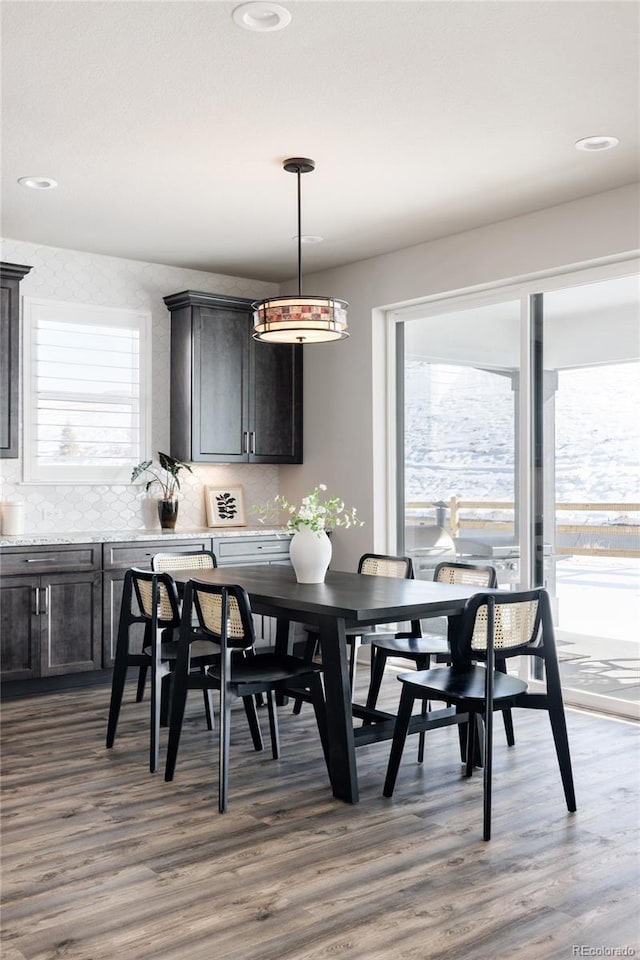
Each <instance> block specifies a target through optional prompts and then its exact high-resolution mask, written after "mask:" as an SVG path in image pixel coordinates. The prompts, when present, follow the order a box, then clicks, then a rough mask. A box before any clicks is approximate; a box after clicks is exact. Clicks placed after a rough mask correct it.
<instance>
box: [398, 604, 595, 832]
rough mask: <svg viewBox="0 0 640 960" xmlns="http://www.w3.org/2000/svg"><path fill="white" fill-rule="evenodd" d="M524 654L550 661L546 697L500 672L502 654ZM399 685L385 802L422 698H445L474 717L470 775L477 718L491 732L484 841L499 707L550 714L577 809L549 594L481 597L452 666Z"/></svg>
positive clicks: (470, 608) (409, 676)
mask: <svg viewBox="0 0 640 960" xmlns="http://www.w3.org/2000/svg"><path fill="white" fill-rule="evenodd" d="M520 656H529V657H534V658H537V659H539V660H542V662H543V664H544V671H545V676H546V692H545V693H537V692H536V693H530V692H529V688H528V684H527V682H526V681H525V680H521V679H520V678H519V677H514V676H511V675H509V674H507V673H505V672H503V671H502V670H500V669H498V668H497V661H498V657H499V658H500V659H502V660H505V661H506V660H507V659H508V658H510V657H520ZM476 661H484V663H478V662H476ZM398 680H399V681H400V683H401V684H402V693H401V696H400V706H399V710H398V716H397V718H396V723H395V729H394V734H393V740H392V744H391V753H390V756H389V763H388V767H387V774H386V778H385V783H384V790H383V793H384V796H385V797H391V796H392V795H393V791H394V787H395V783H396V778H397V775H398V769H399V766H400V761H401V758H402V752H403V749H404V744H405V741H406V737H407V731H408V728H409V723H410V720H411V714H412V712H413V705H414V703H415V701H416V700H425V699H435V700H445V701H446V702H447V703H451V704H453V705H455V707H456V709H457V710H458V711H460V712H462V713H467V714H468V715H469V723H468V736H467V746H466V765H465V775H466V776H467V777H471V775H472V773H473V767H474V756H475V746H476V742H475V741H476V738H477V736H478V723H477V718H481V720H482V721H483V723H482V724H481V725H480V726H481V728H482V729H483V731H484V750H483V754H484V782H483V808H484V812H483V839H485V840H489V839H490V837H491V778H492V760H493V712H494V710H496V709H502V708H504V707H507V706H508V707H523V708H525V709H533V710H546V711H547V712H548V714H549V720H550V724H551V731H552V734H553V739H554V744H555V750H556V756H557V759H558V765H559V768H560V776H561V779H562V785H563V788H564V795H565V800H566V804H567V809H568V810H569V811H570V812H573V811H575V809H576V799H575V790H574V784H573V773H572V769H571V757H570V753H569V740H568V736H567V726H566V720H565V714H564V705H563V701H562V690H561V686H560V672H559V668H558V655H557V651H556V645H555V636H554V630H553V620H552V616H551V605H550V603H549V595H548V593H547V591H546V590H544V589H542V588H538V589H535V590H527V591H519V592H518V591H516V592H513V593H504V594H503V593H491V594H490V593H479V594H475V595H474V596H473V597H471V598H470V599H469V600H468V601H467V603H466V605H465V609H464V613H463V614H462V621H461V625H460V632H459V634H458V638H457V640H456V649H455V650H452V664H451V666H445V667H434V668H432V669H430V670H419V671H412V672H410V673H403V674H400V675H399V677H398Z"/></svg>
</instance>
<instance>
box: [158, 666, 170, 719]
mask: <svg viewBox="0 0 640 960" xmlns="http://www.w3.org/2000/svg"><path fill="white" fill-rule="evenodd" d="M172 699H173V674H172V673H167V674H165V675H164V676H163V677H162V684H161V690H160V726H161V727H168V726H169V718H170V716H171V701H172Z"/></svg>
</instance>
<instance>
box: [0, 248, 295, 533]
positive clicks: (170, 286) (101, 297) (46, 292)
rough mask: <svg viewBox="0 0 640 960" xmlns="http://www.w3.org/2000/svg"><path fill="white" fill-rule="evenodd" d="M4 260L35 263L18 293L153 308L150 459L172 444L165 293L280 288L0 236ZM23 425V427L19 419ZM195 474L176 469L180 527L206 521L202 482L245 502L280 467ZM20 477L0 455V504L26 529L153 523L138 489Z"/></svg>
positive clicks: (263, 493) (274, 485)
mask: <svg viewBox="0 0 640 960" xmlns="http://www.w3.org/2000/svg"><path fill="white" fill-rule="evenodd" d="M1 259H2V260H4V261H7V262H9V263H21V264H28V265H30V266H32V267H33V269H32V270H31V272H30V273H29V274H28V275H27V276H26V277H25V278H24V280H23V281H22V283H21V285H20V293H21V295H22V296H25V297H42V298H45V299H50V300H62V301H69V302H75V303H87V304H99V305H100V306H107V307H130V308H132V309H136V310H146V311H149V312H150V313H151V315H152V350H153V358H152V364H153V374H152V376H153V382H152V398H151V399H152V405H153V409H152V431H153V444H152V449H153V451H154V456H155V455H156V454H157V451H158V450H165V451H168V449H169V335H170V315H169V311H168V310H167V308H166V306H165V304H164V302H163V299H162V298H163V297H165V296H167V295H169V294H171V293H178V292H179V291H181V290H205V291H208V292H210V293H220V294H226V295H229V296H242V297H256V298H261V297H266V296H269V295H271V294H273V293H276V292H277V290H278V287H277V285H276V284H273V283H264V282H262V281H258V280H246V279H242V278H239V277H227V276H223V275H220V274H215V273H204V272H202V271H199V270H182V269H179V268H177V267H168V266H165V265H163V264H157V263H143V262H141V261H137V260H121V259H119V258H117V257H105V256H101V255H99V254H92V253H81V252H78V251H76V250H62V249H58V248H56V247H46V246H42V245H40V244H35V243H25V242H23V241H19V240H3V241H2V246H1ZM21 420H22V418H21ZM20 429H21V431H22V422H21V425H20ZM193 471H194V475H193V476H191V475H189V474H187V475H186V478H185V473H184V472H183V473H182V474H181V484H182V492H183V494H184V498H183V500H182V502H181V504H180V511H179V517H178V526H177V528H176V529H177V530H179V529H180V527H183V528H184V527H199V526H203V525H205V522H206V517H205V508H204V496H203V489H202V486H203V484H204V483H222V484H227V483H241V484H243V486H244V488H245V498H246V501H247V507H249V506H250V505H251V504H252V503H262V502H264V501H266V500H268V499H272V498H273V497H274V496H275V495H276V493H277V492H278V467H277V466H262V465H257V464H236V465H229V466H225V465H215V466H213V465H212V466H210V467H207V466H194V467H193ZM183 478H184V479H183ZM21 480H22V458H20V459H17V460H0V501H5V500H15V501H22V502H24V504H25V531H26V532H27V533H31V532H34V533H50V532H56V531H60V532H62V533H64V532H69V531H84V530H88V531H91V530H95V531H97V530H100V531H102V530H105V531H109V530H135V529H139V528H143V527H144V526H145V525H149V524H150V523H153V524H154V525H155V524H156V523H157V521H156V518H155V517H154V515H153V512H152V513H151V514H149V513H148V512H147V511H146V510H145V509H144V506H143V503H142V501H141V499H140V487H135V486H129V485H124V486H122V485H121V486H111V485H110V486H106V485H105V486H98V485H92V486H87V485H84V484H83V485H78V486H76V485H62V484H59V485H55V486H51V485H45V484H39V485H32V484H28V485H26V484H23V483H21ZM249 519H250V521H251V519H252V518H251V517H250V518H249ZM253 519H254V522H255V518H253Z"/></svg>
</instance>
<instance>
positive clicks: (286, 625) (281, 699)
mask: <svg viewBox="0 0 640 960" xmlns="http://www.w3.org/2000/svg"><path fill="white" fill-rule="evenodd" d="M290 626H291V624H290V622H289V620H283V619H282V618H281V617H278V619H277V621H276V643H275V651H276V653H278V654H279V655H280V656H281V657H283V656H286V655H287V654H290V653H291V646H292V644H291V642H290V634H291V630H290ZM288 702H289V698H288V697H285V696H283V694H281V693H277V694H276V705H277V706H278V707H283V706H285V705H286V704H287V703H288Z"/></svg>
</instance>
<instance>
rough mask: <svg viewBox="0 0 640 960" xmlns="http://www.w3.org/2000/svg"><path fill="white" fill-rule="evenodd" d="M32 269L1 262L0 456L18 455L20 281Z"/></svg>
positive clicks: (14, 456)
mask: <svg viewBox="0 0 640 960" xmlns="http://www.w3.org/2000/svg"><path fill="white" fill-rule="evenodd" d="M30 270H31V267H25V266H23V265H21V264H18V263H0V457H7V458H9V457H12V458H13V459H15V458H16V457H17V456H18V417H19V406H20V347H19V344H20V281H21V280H22V278H23V277H24V276H25V275H26V274H27V273H29V271H30Z"/></svg>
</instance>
